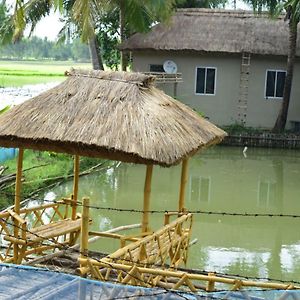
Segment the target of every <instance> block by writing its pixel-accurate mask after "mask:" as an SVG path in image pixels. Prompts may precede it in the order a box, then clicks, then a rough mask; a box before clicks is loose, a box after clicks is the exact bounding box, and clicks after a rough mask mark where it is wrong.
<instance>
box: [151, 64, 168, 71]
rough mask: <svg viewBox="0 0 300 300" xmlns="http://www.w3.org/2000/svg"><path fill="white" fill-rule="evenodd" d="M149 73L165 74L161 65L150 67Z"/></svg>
mask: <svg viewBox="0 0 300 300" xmlns="http://www.w3.org/2000/svg"><path fill="white" fill-rule="evenodd" d="M150 72H165V70H164V67H163V65H150Z"/></svg>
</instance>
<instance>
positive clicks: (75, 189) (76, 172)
mask: <svg viewBox="0 0 300 300" xmlns="http://www.w3.org/2000/svg"><path fill="white" fill-rule="evenodd" d="M78 182H79V155H75V156H74V180H73V201H72V220H75V219H76V208H77V199H78Z"/></svg>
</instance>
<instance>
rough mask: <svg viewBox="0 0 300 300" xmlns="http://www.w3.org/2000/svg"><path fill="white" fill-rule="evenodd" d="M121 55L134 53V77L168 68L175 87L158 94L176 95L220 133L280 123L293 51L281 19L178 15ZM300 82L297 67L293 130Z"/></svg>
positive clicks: (299, 110) (299, 112)
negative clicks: (225, 128) (237, 126)
mask: <svg viewBox="0 0 300 300" xmlns="http://www.w3.org/2000/svg"><path fill="white" fill-rule="evenodd" d="M121 50H122V51H130V52H131V53H132V59H133V70H134V71H140V72H161V73H160V74H164V72H165V69H166V67H167V69H166V70H167V71H168V72H170V73H172V72H175V73H177V74H174V78H175V80H174V82H173V83H172V80H170V79H169V80H166V81H161V82H162V83H164V85H163V86H161V88H163V89H164V90H165V91H166V92H167V93H169V94H171V95H172V96H174V93H176V97H177V98H178V99H179V100H180V101H182V102H184V103H185V104H188V105H189V106H190V107H192V108H193V109H195V110H197V111H199V112H202V113H203V114H204V115H205V116H206V117H207V118H209V120H211V121H212V122H214V123H217V124H218V125H229V124H233V123H235V122H239V123H244V124H246V126H254V127H264V128H271V127H272V126H273V125H274V123H275V120H276V117H277V114H278V111H279V109H280V105H281V101H282V95H283V85H284V80H285V74H286V73H285V68H286V57H287V50H288V24H287V23H286V22H284V18H283V17H279V18H277V19H275V20H274V19H270V18H269V16H268V15H266V14H261V15H256V14H253V13H252V12H249V11H228V10H209V9H180V10H178V11H177V12H176V14H175V15H174V16H173V17H172V18H171V20H170V21H169V22H168V23H167V24H157V25H155V26H154V27H153V28H152V30H151V31H150V32H148V33H146V34H142V33H137V34H135V35H133V36H132V37H130V38H129V39H128V40H127V41H125V42H124V43H123V44H122V45H121ZM299 55H300V47H299V45H298V47H297V56H299ZM168 64H169V65H168ZM164 65H165V68H164ZM168 68H169V69H168ZM178 74H180V76H179V77H180V78H182V82H180V83H178V81H177V78H178ZM299 79H300V66H299V63H298V61H297V59H296V66H295V73H294V81H293V82H294V84H293V87H292V94H291V102H290V109H289V115H288V125H289V126H291V125H292V124H293V122H295V121H300V101H298V97H299V96H300V86H299V85H297V84H296V83H297V82H298V81H299ZM294 124H295V123H294Z"/></svg>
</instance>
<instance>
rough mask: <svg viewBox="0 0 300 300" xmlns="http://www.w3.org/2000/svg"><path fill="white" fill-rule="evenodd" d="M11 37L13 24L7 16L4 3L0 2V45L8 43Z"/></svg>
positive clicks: (3, 1) (3, 0)
mask: <svg viewBox="0 0 300 300" xmlns="http://www.w3.org/2000/svg"><path fill="white" fill-rule="evenodd" d="M12 35H13V22H12V19H11V18H10V16H9V14H8V9H7V6H6V1H5V0H2V1H1V2H0V45H1V44H6V43H8V42H9V41H10V40H11V38H12Z"/></svg>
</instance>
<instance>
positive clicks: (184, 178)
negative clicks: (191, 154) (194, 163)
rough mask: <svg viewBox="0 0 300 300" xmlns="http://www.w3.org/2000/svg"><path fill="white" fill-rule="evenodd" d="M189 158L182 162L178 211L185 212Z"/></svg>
mask: <svg viewBox="0 0 300 300" xmlns="http://www.w3.org/2000/svg"><path fill="white" fill-rule="evenodd" d="M188 162H189V160H188V158H185V159H184V160H183V161H182V167H181V180H180V192H179V204H178V211H184V210H185V207H184V206H185V190H186V184H187V181H188Z"/></svg>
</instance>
